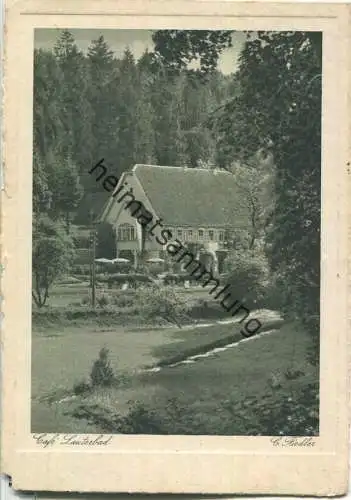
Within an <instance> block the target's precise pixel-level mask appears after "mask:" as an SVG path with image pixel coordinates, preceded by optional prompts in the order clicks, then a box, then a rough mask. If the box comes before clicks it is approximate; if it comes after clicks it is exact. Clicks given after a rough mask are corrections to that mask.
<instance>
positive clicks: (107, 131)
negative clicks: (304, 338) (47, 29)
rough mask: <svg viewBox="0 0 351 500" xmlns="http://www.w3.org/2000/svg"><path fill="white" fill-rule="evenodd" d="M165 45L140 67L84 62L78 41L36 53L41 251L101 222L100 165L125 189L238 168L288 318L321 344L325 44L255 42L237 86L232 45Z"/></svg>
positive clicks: (169, 40) (100, 45) (213, 36)
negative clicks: (157, 172)
mask: <svg viewBox="0 0 351 500" xmlns="http://www.w3.org/2000/svg"><path fill="white" fill-rule="evenodd" d="M153 41H154V44H155V48H154V52H148V51H145V53H144V54H143V55H142V56H141V57H140V58H139V59H138V60H137V61H136V60H135V59H134V56H133V54H132V53H131V51H130V50H128V48H127V49H126V50H125V52H124V54H123V57H121V58H119V59H118V58H116V57H115V56H114V54H113V52H112V51H111V50H110V48H109V47H108V45H107V43H106V42H105V40H104V39H103V37H99V38H97V39H96V40H94V41H92V42H91V45H90V47H89V49H88V51H87V53H83V52H82V51H81V50H80V49H79V48H78V46H77V44H76V43H75V41H74V38H73V37H72V35H71V34H70V33H69V32H68V31H63V32H61V34H60V36H59V38H58V40H57V42H56V44H55V47H54V49H53V50H52V51H47V50H43V49H37V50H35V55H34V58H35V59H34V146H33V148H34V155H33V159H34V165H33V171H34V193H33V210H34V222H33V228H34V233H33V239H34V243H35V242H36V241H39V240H40V241H42V239H43V234H44V236H45V238H47V239H49V240H50V238H52V234H51V233H50V234H51V236H50V234H49V233H48V232H47V231H48V229H47V228H49V229H50V231H52V225H50V224H51V223H55V221H57V220H60V221H63V223H64V227H65V231H66V233H67V234H69V231H70V225H71V223H72V222H75V223H79V224H88V223H89V221H90V219H89V217H90V216H89V209H91V208H93V209H94V210H95V211H99V209H100V208H101V204H102V203H103V202H104V200H105V197H104V196H106V195H104V193H102V192H100V193H99V192H96V189H97V186H96V183H95V182H94V180H93V179H91V176H89V174H88V173H87V172H88V169H89V168H90V167H91V166H92V165H93V164H94V163H96V162H97V161H99V160H100V159H101V158H105V159H106V162H107V164H108V165H111V167H112V168H113V169H114V172H113V173H114V174H115V175H117V176H119V175H120V174H121V173H122V172H123V171H125V170H126V169H129V168H130V167H131V166H132V165H133V164H135V163H155V164H159V165H176V166H177V165H179V166H180V165H188V166H189V167H196V166H201V167H203V168H212V167H213V166H214V165H216V166H219V167H221V168H226V169H227V170H230V171H232V172H234V174H235V175H236V176H237V178H238V182H240V184H241V185H242V186H243V189H244V190H245V192H246V193H247V196H248V197H249V199H250V203H251V204H252V228H251V229H252V231H251V246H253V242H254V241H255V240H256V239H257V238H262V234H263V235H264V236H263V240H264V241H263V246H264V251H265V254H266V257H267V258H268V261H269V265H270V269H271V271H272V273H273V274H274V276H275V278H274V279H275V280H276V286H277V287H278V289H279V290H280V291H281V294H280V295H281V297H282V302H283V306H284V307H285V310H286V311H288V312H289V314H295V315H297V316H298V317H299V318H301V319H302V320H303V321H304V322H305V324H306V326H307V327H308V328H309V329H310V330H311V331H313V332H314V333H316V332H317V331H318V330H319V266H320V257H319V255H320V253H319V252H320V234H319V231H320V152H321V144H320V142H321V140H320V127H321V82H322V78H321V73H322V69H321V64H322V62H321V59H322V58H321V50H322V44H321V42H322V37H321V34H320V33H306V32H279V33H274V32H258V33H254V34H250V33H248V38H247V41H246V43H245V44H244V47H243V50H242V52H241V55H240V60H239V69H238V71H236V72H235V73H233V74H231V75H223V74H222V73H221V72H219V71H218V69H217V64H218V60H219V57H220V54H221V52H222V51H223V49H224V48H226V47H228V46H230V45H231V43H232V38H231V32H229V31H226V32H220V31H217V32H214V31H191V30H189V31H186V32H185V31H177V30H161V31H156V32H154V35H153ZM194 59H197V61H199V62H200V68H199V69H198V70H190V69H189V63H190V62H192V61H193V60H194ZM233 68H234V61H233ZM273 171H274V174H273ZM267 176H268V178H269V182H268V185H269V186H271V187H270V191H269V192H268V193H267V191H266V187H267V184H265V185H264V186H263V187H262V189H261V183H262V182H263V180H264V181H266V180H267ZM262 196H263V197H262ZM262 200H265V201H262ZM43 217H45V218H46V219H47V223H45V224H44V223H43V222H42V219H43ZM39 221H41V222H40V224H39ZM48 221H49V222H48ZM40 228H41V229H40ZM43 228H44V229H43ZM45 228H46V229H45ZM43 231H44V233H43ZM45 231H46V232H45ZM67 234H66V236H67ZM66 236H65V237H66ZM62 238H63V236H62ZM61 246H62V245H61ZM35 248H36V247H35V245H34V249H35ZM45 279H46V278H45V276H44V277H40V276H39V277H38V280H39V281H40V280H44V281H45ZM279 287H280V288H279Z"/></svg>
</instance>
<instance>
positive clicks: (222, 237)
mask: <svg viewBox="0 0 351 500" xmlns="http://www.w3.org/2000/svg"><path fill="white" fill-rule="evenodd" d="M224 236H225V234H224V231H223V230H221V231H219V235H218V239H219V241H224V239H225V238H224Z"/></svg>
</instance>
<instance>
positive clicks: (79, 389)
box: [73, 380, 91, 396]
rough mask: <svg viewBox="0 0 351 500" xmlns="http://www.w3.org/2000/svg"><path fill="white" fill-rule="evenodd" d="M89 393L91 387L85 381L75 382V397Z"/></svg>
mask: <svg viewBox="0 0 351 500" xmlns="http://www.w3.org/2000/svg"><path fill="white" fill-rule="evenodd" d="M90 391H91V386H90V385H89V384H88V383H87V382H86V381H85V380H81V381H80V382H77V383H76V384H74V386H73V393H74V394H75V395H76V396H80V395H82V394H86V393H88V392H90Z"/></svg>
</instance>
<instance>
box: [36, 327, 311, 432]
mask: <svg viewBox="0 0 351 500" xmlns="http://www.w3.org/2000/svg"><path fill="white" fill-rule="evenodd" d="M51 333H52V334H53V335H52V336H47V337H43V336H42V335H36V334H35V332H34V336H33V355H32V360H33V363H32V397H33V404H32V429H33V431H35V432H100V431H102V430H103V429H102V428H101V427H99V425H98V424H95V425H93V426H89V425H88V424H87V421H86V420H84V419H81V420H78V419H73V418H72V417H71V416H69V415H67V412H68V413H69V412H70V411H72V410H73V409H74V408H75V407H77V406H79V405H80V404H82V403H84V405H87V406H89V405H98V406H99V407H100V408H102V409H106V411H107V412H108V411H110V412H111V411H112V412H119V413H121V414H125V413H126V412H127V411H128V409H129V407H130V401H133V402H134V401H140V402H142V403H143V404H147V405H150V406H151V407H152V408H153V409H155V410H156V411H157V410H158V409H159V410H160V411H162V409H164V408H165V407H166V406H167V404H169V401H170V400H172V399H173V398H176V399H177V400H178V401H179V403H180V404H181V405H184V406H185V407H187V408H188V410H189V411H190V410H191V412H192V414H193V415H194V416H195V417H196V418H207V419H214V425H215V421H216V418H220V412H218V405H219V403H221V402H223V401H226V400H231V401H237V402H240V401H244V400H246V399H247V398H250V397H252V398H257V399H260V398H262V397H263V396H264V395H266V394H270V393H272V391H274V392H275V393H278V394H281V397H285V396H286V397H288V394H289V393H293V392H294V391H295V390H296V389H298V388H301V387H303V386H304V385H307V384H308V383H310V382H313V381H316V380H318V370H317V368H316V367H313V366H312V365H310V364H309V363H308V361H307V360H306V353H307V350H308V348H309V345H310V338H309V336H308V335H307V334H306V333H305V332H304V331H303V330H302V329H301V328H299V327H297V325H286V326H283V327H282V328H280V329H278V330H277V331H276V332H274V333H272V334H269V335H266V336H262V337H257V338H254V339H251V340H250V341H248V342H245V343H241V344H239V345H238V346H236V347H233V348H231V349H228V350H227V351H225V352H218V353H217V354H215V355H214V356H211V357H209V358H205V359H199V360H198V361H196V362H195V363H193V364H188V365H179V366H176V367H172V368H171V367H164V368H162V369H161V370H160V371H158V372H155V373H141V372H140V369H141V368H142V367H145V366H147V365H148V366H150V365H157V364H159V363H160V361H162V360H165V359H170V358H172V356H174V354H177V355H179V354H181V355H183V358H184V355H186V354H187V353H189V350H190V352H191V351H192V350H193V349H194V348H196V349H199V352H201V351H203V350H204V345H205V344H206V345H208V344H212V343H213V342H217V341H218V340H221V339H223V338H227V337H229V336H231V335H233V339H234V338H235V337H237V335H238V326H235V325H229V324H226V325H223V324H221V325H215V326H211V327H201V328H184V329H178V328H163V329H152V330H151V329H150V330H131V329H128V328H123V327H118V328H114V329H111V328H110V329H98V328H95V329H94V328H86V327H84V328H82V327H80V328H79V327H74V328H73V327H72V328H62V329H61V330H60V331H58V332H57V331H52V332H51ZM54 335H56V336H54ZM103 346H106V347H107V348H109V349H110V352H111V363H112V366H113V368H114V369H115V370H116V372H123V373H125V374H127V375H128V378H127V383H126V384H124V385H122V386H121V387H120V388H111V389H105V390H99V391H94V392H93V393H92V394H90V395H88V396H84V397H83V396H79V397H77V398H76V399H74V400H72V401H70V400H67V401H66V402H61V403H58V402H57V401H55V402H53V403H52V404H51V405H49V404H48V403H47V402H45V401H42V400H40V397H42V396H44V395H45V394H49V393H53V392H55V391H56V393H57V398H56V399H59V394H60V391H61V393H62V395H61V398H62V397H63V396H64V395H65V391H66V392H67V391H69V390H71V389H72V387H73V385H74V384H75V383H76V382H79V381H80V380H82V379H83V378H85V379H87V378H88V376H89V372H90V369H91V366H92V363H93V361H94V360H95V359H96V358H97V355H98V351H99V350H100V349H101V347H103ZM288 369H293V370H298V371H300V372H301V373H302V375H300V376H299V377H298V378H296V379H294V380H289V379H288V378H287V377H286V372H287V370H288ZM274 380H279V387H278V388H275V389H273V388H272V384H273V381H274ZM53 399H55V398H53Z"/></svg>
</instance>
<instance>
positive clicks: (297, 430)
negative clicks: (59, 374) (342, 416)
mask: <svg viewBox="0 0 351 500" xmlns="http://www.w3.org/2000/svg"><path fill="white" fill-rule="evenodd" d="M130 405H131V406H130V409H129V412H128V414H127V415H125V416H122V415H120V414H118V413H117V412H115V411H113V410H109V411H108V410H107V409H105V408H103V407H101V406H99V405H94V406H93V407H92V406H88V405H83V404H82V405H80V407H79V408H78V409H77V410H75V412H74V416H75V417H76V418H84V419H87V420H88V421H89V422H90V423H91V424H93V425H97V426H98V427H99V429H101V430H104V431H106V432H118V433H122V434H185V435H187V434H195V435H228V436H233V435H234V436H235V435H248V436H278V437H279V436H316V435H318V426H319V425H318V415H319V388H318V384H308V385H307V386H305V387H303V388H301V389H299V390H296V391H294V392H293V393H291V395H290V396H289V397H286V395H285V394H284V395H283V394H282V393H281V392H279V391H276V392H275V393H272V394H266V395H265V396H264V397H263V398H262V399H259V400H258V399H256V398H253V397H249V398H246V399H245V400H242V401H239V402H237V401H235V398H230V399H228V400H225V401H222V403H221V404H219V405H218V407H217V411H216V415H210V414H207V413H206V412H203V409H202V412H201V413H200V412H198V411H196V407H194V406H192V405H188V404H184V402H182V401H181V400H180V399H179V398H175V397H173V398H169V399H168V402H167V405H166V406H165V407H164V408H157V409H155V408H151V407H150V405H148V404H145V403H142V402H141V401H134V402H132V401H131V402H130Z"/></svg>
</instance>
